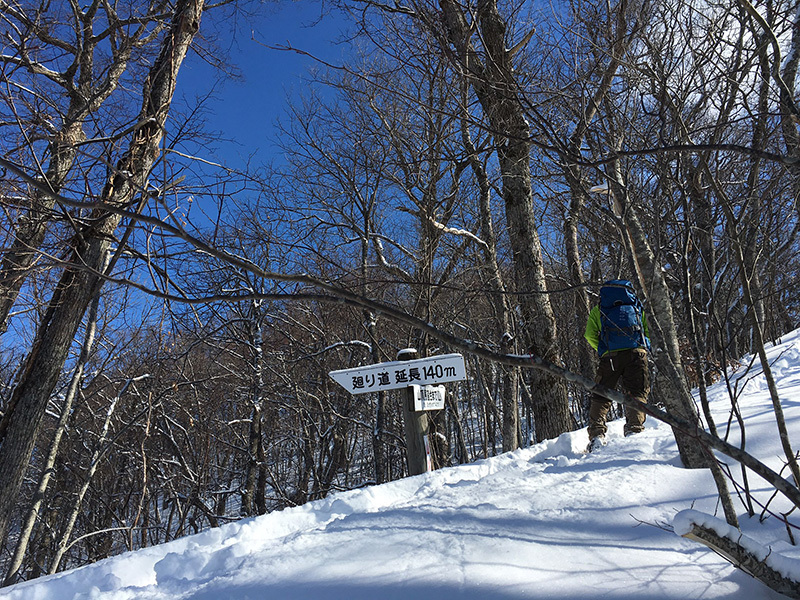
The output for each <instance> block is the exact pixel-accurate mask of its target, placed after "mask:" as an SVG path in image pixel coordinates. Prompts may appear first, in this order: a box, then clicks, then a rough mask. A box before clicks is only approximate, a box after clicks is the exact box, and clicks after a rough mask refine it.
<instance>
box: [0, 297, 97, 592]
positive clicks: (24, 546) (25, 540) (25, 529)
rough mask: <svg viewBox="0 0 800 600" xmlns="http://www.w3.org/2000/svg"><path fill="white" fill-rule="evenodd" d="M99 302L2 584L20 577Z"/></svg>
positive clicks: (89, 345) (88, 349)
mask: <svg viewBox="0 0 800 600" xmlns="http://www.w3.org/2000/svg"><path fill="white" fill-rule="evenodd" d="M99 303H100V296H99V295H97V296H95V297H94V299H93V300H92V307H91V310H90V311H89V317H88V319H87V322H86V333H85V335H84V341H83V348H82V349H81V354H80V357H79V358H78V363H77V364H76V365H75V370H74V371H73V373H72V379H71V380H70V383H69V386H68V387H67V393H66V394H65V396H64V403H63V404H62V406H61V412H60V413H59V416H58V422H57V423H56V428H55V433H54V434H53V440H52V441H51V443H50V449H49V451H48V453H47V459H46V461H45V464H44V467H43V468H42V472H41V475H40V476H39V485H38V487H37V489H36V491H35V492H34V495H33V500H32V501H31V505H30V506H29V507H28V511H27V514H26V516H25V520H24V521H23V524H22V527H21V529H20V532H19V535H18V536H17V545H16V547H15V548H14V555H13V556H12V558H11V564H10V565H9V566H8V569H7V572H6V577H5V581H4V582H3V585H11V584H13V583H16V582H17V581H19V579H20V575H21V574H20V568H21V567H22V563H23V560H24V558H25V554H26V553H27V551H28V544H29V543H30V540H31V534H32V533H33V527H34V525H35V524H36V521H37V519H39V514H40V512H41V509H42V504H43V503H44V498H45V494H46V493H47V488H48V486H49V485H50V479H51V478H52V476H53V473H54V472H55V464H56V459H57V458H58V449H59V446H60V445H61V438H62V437H63V435H64V433H65V432H66V430H67V422H68V421H69V417H70V415H71V414H72V406H73V402H74V400H75V396H76V395H77V393H78V388H79V387H80V385H81V382H82V381H83V373H84V370H85V368H86V364H87V362H88V361H89V356H90V355H91V352H92V348H93V346H94V337H95V332H96V331H97V310H98V305H99Z"/></svg>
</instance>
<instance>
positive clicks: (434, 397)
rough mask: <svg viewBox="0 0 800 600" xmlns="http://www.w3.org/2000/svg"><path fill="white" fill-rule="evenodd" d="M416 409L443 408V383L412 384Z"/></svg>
mask: <svg viewBox="0 0 800 600" xmlns="http://www.w3.org/2000/svg"><path fill="white" fill-rule="evenodd" d="M411 388H412V389H413V390H414V410H442V409H443V408H444V393H445V392H444V386H443V385H412V386H411Z"/></svg>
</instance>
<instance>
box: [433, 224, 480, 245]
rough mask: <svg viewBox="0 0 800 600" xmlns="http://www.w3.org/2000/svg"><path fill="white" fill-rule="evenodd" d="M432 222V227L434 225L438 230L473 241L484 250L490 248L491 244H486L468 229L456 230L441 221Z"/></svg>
mask: <svg viewBox="0 0 800 600" xmlns="http://www.w3.org/2000/svg"><path fill="white" fill-rule="evenodd" d="M430 221H431V225H433V226H434V227H436V229H438V230H440V231H443V232H445V233H450V234H452V235H459V236H462V237H465V238H468V239H471V240H472V241H474V242H477V243H478V244H481V245H482V246H483V247H484V248H488V247H489V244H487V243H486V242H484V241H483V240H482V239H481V238H479V237H478V236H477V235H475V234H474V233H472V232H471V231H467V230H466V229H456V228H454V227H448V226H447V225H445V224H443V223H439V221H437V220H436V219H431V220H430Z"/></svg>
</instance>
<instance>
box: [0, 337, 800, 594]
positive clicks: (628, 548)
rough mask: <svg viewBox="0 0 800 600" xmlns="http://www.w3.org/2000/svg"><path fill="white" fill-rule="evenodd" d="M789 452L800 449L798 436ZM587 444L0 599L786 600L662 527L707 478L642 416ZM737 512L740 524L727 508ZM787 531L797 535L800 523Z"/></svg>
mask: <svg viewBox="0 0 800 600" xmlns="http://www.w3.org/2000/svg"><path fill="white" fill-rule="evenodd" d="M781 342H782V343H781V344H780V345H778V346H776V347H773V348H770V357H771V360H772V364H773V369H774V372H775V375H776V377H777V379H778V382H779V386H780V391H781V397H782V401H783V406H784V410H785V412H786V417H787V420H788V421H789V431H790V433H793V434H795V435H797V432H798V431H800V334H798V332H795V333H793V334H791V335H788V336H785V337H784V338H783V340H781ZM754 369H755V370H756V371H759V372H760V369H758V368H756V367H754ZM743 371H744V368H740V369H739V371H738V372H737V373H734V374H733V377H734V378H735V377H737V376H739V375H741V374H742V373H743ZM754 375H755V373H754V372H753V371H751V372H750V373H749V374H747V375H746V376H744V377H743V378H742V379H741V380H740V381H739V387H740V388H741V387H742V386H745V387H744V388H743V393H742V395H741V397H740V405H741V409H742V412H743V414H744V417H745V419H746V423H747V439H748V445H747V449H748V450H749V451H750V452H751V453H752V454H754V455H756V456H757V457H759V458H760V459H762V460H763V461H765V462H767V463H768V464H769V465H770V466H771V467H772V468H773V469H775V470H780V469H781V467H782V464H783V461H782V460H781V455H782V453H781V450H780V445H779V441H778V436H777V428H776V425H775V419H774V414H773V412H772V405H771V402H770V399H769V396H768V392H767V389H766V383H765V382H764V380H763V377H762V376H760V375H757V376H754ZM710 397H711V400H712V406H713V409H714V411H715V413H716V415H717V418H718V426H720V428H721V429H724V427H725V424H726V423H727V421H728V412H729V407H730V401H729V399H728V395H727V392H726V391H725V389H724V388H723V387H722V386H721V385H717V386H715V387H714V388H712V389H711V391H710ZM734 437H736V436H734ZM734 441H735V440H734ZM792 442H793V444H794V445H795V449H797V448H798V447H800V435H798V437H796V438H793V439H792ZM586 443H587V437H586V432H585V430H582V431H577V432H572V433H568V434H564V435H562V436H561V437H559V438H558V439H556V440H551V441H547V442H545V443H542V444H538V445H537V446H534V447H532V448H528V449H525V450H519V451H516V452H512V453H508V454H504V455H502V456H498V457H496V458H492V459H489V460H484V461H480V462H477V463H474V464H470V465H465V466H461V467H457V468H451V469H443V470H441V471H436V472H434V473H429V474H425V475H421V476H418V477H410V478H407V479H405V480H402V481H396V482H393V483H389V484H385V485H381V486H375V487H372V488H367V489H363V490H356V491H351V492H344V493H340V494H337V495H335V496H332V497H330V498H328V499H326V500H322V501H318V502H313V503H310V504H307V505H305V506H301V507H298V508H293V509H287V510H284V511H281V512H277V513H273V514H270V515H265V516H263V517H260V518H256V519H249V520H245V521H240V522H238V523H233V524H230V525H226V526H224V527H220V528H218V529H213V530H209V531H207V532H205V533H202V534H199V535H196V536H192V537H187V538H184V539H181V540H177V541H175V542H172V543H170V544H166V545H163V546H157V547H153V548H148V549H145V550H141V551H138V552H133V553H129V554H124V555H121V556H118V557H115V558H111V559H108V560H105V561H101V562H99V563H97V564H94V565H90V566H87V567H83V568H81V569H76V570H74V571H68V572H65V573H61V574H58V575H55V576H51V577H46V578H42V579H38V580H35V581H32V582H27V583H23V584H19V585H16V586H13V587H10V588H5V589H2V590H0V599H3V600H67V599H69V598H94V599H102V600H127V599H131V598H136V599H139V598H146V599H153V600H162V599H163V600H167V599H169V600H178V599H189V598H191V599H192V600H212V599H213V600H222V599H225V600H255V599H260V600H266V599H280V600H299V599H303V600H306V599H324V600H334V599H339V598H341V599H347V600H367V599H369V600H372V599H377V600H390V599H403V600H405V599H409V600H411V599H413V600H423V599H431V600H434V599H435V600H449V599H453V598H465V599H474V600H487V599H499V600H506V599H507V600H511V599H518V598H536V599H539V598H559V599H562V600H584V599H594V598H606V599H616V598H619V599H622V598H625V599H632V598H635V599H638V600H641V599H656V600H660V599H666V598H675V599H678V598H679V599H681V600H686V599H690V598H704V599H711V598H747V599H762V598H765V599H778V598H784V597H783V596H780V595H778V594H777V593H775V592H772V591H771V590H769V589H767V588H766V587H765V586H763V585H762V584H761V583H759V582H758V581H756V580H754V579H751V578H750V577H749V576H748V575H746V574H745V573H743V572H742V571H739V570H737V569H735V568H733V567H732V566H731V565H730V564H729V563H727V562H726V561H725V560H723V559H722V558H720V557H718V556H717V555H716V554H714V553H713V552H711V551H710V550H708V549H707V548H705V547H704V546H701V545H699V544H697V543H695V542H691V541H688V540H686V539H684V538H681V537H680V536H678V535H676V534H675V533H674V532H673V531H672V524H673V520H674V519H675V517H676V515H677V514H678V513H679V512H680V511H684V510H687V509H693V510H695V511H700V512H702V513H706V514H720V513H721V511H720V510H719V509H718V506H717V500H716V494H715V488H714V485H713V482H712V479H711V476H710V475H709V473H708V472H706V471H696V470H692V471H690V470H686V469H683V468H681V467H680V462H679V459H678V453H677V449H676V446H675V443H674V441H673V438H672V434H671V430H670V429H669V428H668V427H666V426H663V425H661V424H659V423H656V422H654V421H652V420H649V421H648V422H647V429H646V431H645V432H644V433H642V434H640V435H638V436H634V437H630V438H623V437H622V423H621V422H614V423H612V424H611V428H610V441H609V444H608V446H606V447H605V448H603V449H602V450H600V451H599V452H597V453H594V454H590V455H584V454H582V450H583V449H584V448H585V446H586ZM733 470H734V471H735V472H736V473H738V468H735V469H733ZM750 483H751V486H753V488H755V489H757V490H760V491H761V492H760V499H761V500H762V501H766V500H767V498H768V493H767V490H768V486H766V484H764V483H763V482H762V480H760V479H758V478H756V477H755V476H754V475H751V478H750ZM772 508H774V509H776V510H786V508H787V503H786V502H784V501H782V500H779V501H776V503H774V504H773V505H772ZM737 510H739V511H740V512H741V513H743V512H744V511H743V509H742V506H741V504H740V503H738V502H737ZM793 520H794V521H795V522H797V523H800V515H798V516H794V518H793ZM679 521H680V520H679ZM759 521H760V520H759V518H758V516H756V517H755V518H747V517H744V516H743V517H742V523H741V525H742V531H743V532H744V533H746V534H747V535H748V536H749V537H752V538H754V539H755V540H757V541H758V542H759V543H760V544H763V545H764V546H766V547H769V548H771V550H770V551H771V552H772V553H773V554H775V555H779V556H780V557H781V564H783V565H784V567H785V569H787V570H789V571H790V572H791V573H796V574H800V549H799V548H797V547H794V546H791V545H790V544H789V542H788V536H787V533H786V529H785V528H784V526H783V525H782V524H781V523H779V522H778V521H777V520H776V519H769V520H767V521H766V522H765V523H760V522H759ZM795 535H796V536H797V537H798V539H800V532H798V533H796V534H795Z"/></svg>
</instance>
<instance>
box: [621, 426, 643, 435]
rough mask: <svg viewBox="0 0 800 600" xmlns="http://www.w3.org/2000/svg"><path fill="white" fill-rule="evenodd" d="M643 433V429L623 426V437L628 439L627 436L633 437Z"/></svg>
mask: <svg viewBox="0 0 800 600" xmlns="http://www.w3.org/2000/svg"><path fill="white" fill-rule="evenodd" d="M643 431H644V427H642V428H641V429H639V428H636V429H634V428H633V427H630V428H629V427H628V426H627V425H626V426H625V429H624V433H625V437H628V436H629V435H635V434H637V433H642V432H643Z"/></svg>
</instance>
